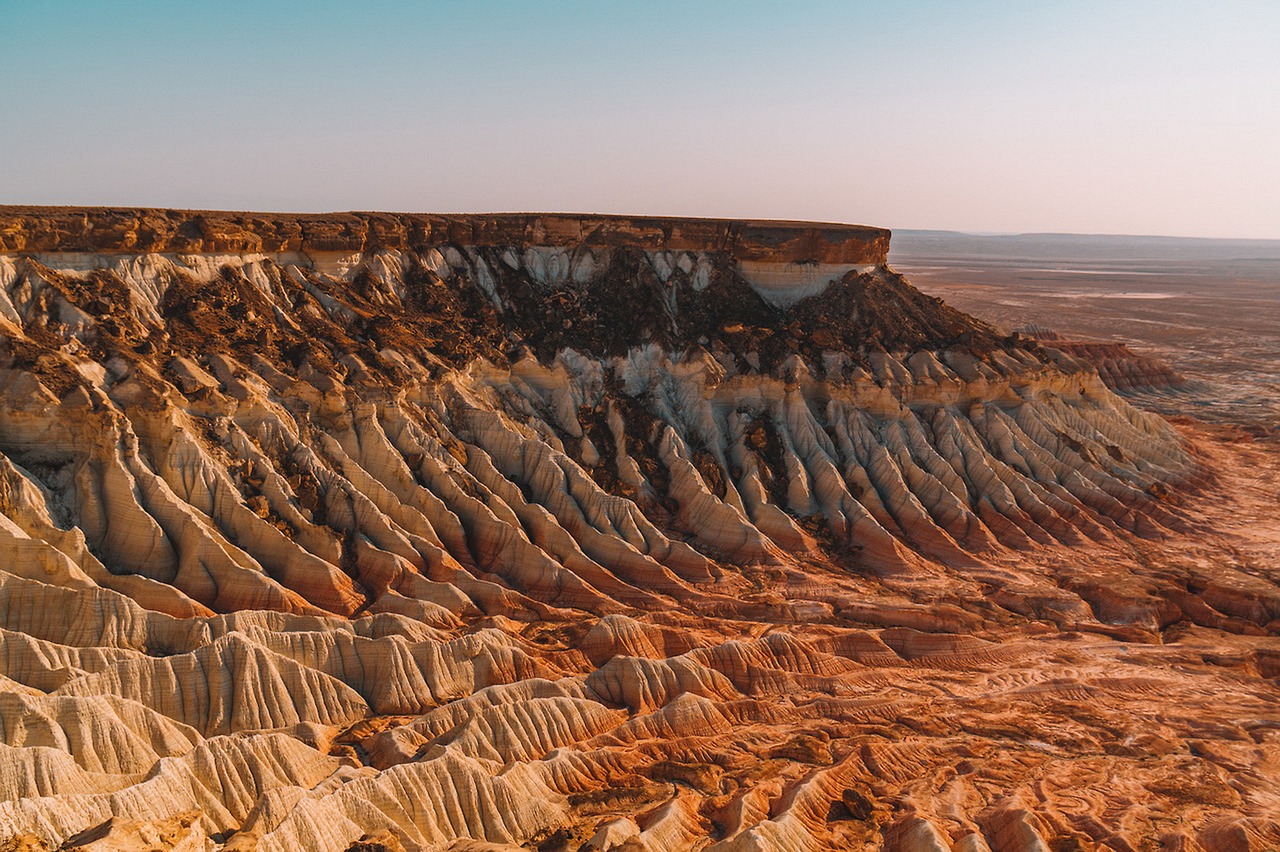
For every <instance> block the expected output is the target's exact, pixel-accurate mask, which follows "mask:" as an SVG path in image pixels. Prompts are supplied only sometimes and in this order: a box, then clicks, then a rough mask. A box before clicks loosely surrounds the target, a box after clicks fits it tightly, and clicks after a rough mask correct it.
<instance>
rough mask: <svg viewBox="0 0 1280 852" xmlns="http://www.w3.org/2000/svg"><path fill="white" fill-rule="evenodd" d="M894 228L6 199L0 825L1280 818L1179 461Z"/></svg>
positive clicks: (272, 843) (963, 840)
mask: <svg viewBox="0 0 1280 852" xmlns="http://www.w3.org/2000/svg"><path fill="white" fill-rule="evenodd" d="M888 239H889V236H888V233H887V232H886V231H882V230H879V229H874V228H863V227H853V226H840V225H815V224H806V223H768V222H734V221H712V220H678V219H641V218H621V217H600V216H563V215H505V216H426V215H388V214H344V215H330V216H283V215H272V214H215V213H194V212H185V211H151V210H137V211H131V210H67V209H58V210H41V209H35V208H6V209H0V252H2V253H0V569H3V571H2V572H0V628H2V631H0V676H3V678H4V681H3V683H4V685H5V692H4V694H3V695H0V700H2V701H3V702H5V706H4V707H3V712H2V713H0V743H3V745H0V748H2V749H4V750H5V751H6V753H7V756H6V759H5V760H4V761H3V762H2V763H0V765H2V766H4V767H9V768H7V769H0V772H3V774H0V791H3V793H4V795H3V801H0V841H2V840H3V839H4V838H6V837H8V836H10V835H12V836H14V837H19V838H23V837H24V838H27V840H28V841H29V842H30V843H33V844H38V843H48V844H50V845H51V846H53V847H56V846H57V845H58V844H61V843H63V842H66V841H72V842H74V843H76V844H79V845H82V846H85V847H86V848H121V847H127V846H128V845H129V844H135V843H136V844H144V845H145V844H147V843H151V844H152V845H153V846H157V845H158V846H160V847H161V848H163V847H165V846H169V847H173V848H200V849H203V848H226V849H253V848H259V849H297V848H316V849H346V848H348V847H352V848H361V847H359V846H358V845H355V846H353V844H359V843H361V842H363V843H365V844H366V846H365V847H364V848H376V844H382V845H383V846H386V847H387V848H394V847H395V846H396V845H400V846H403V847H404V848H405V849H449V848H456V849H463V848H477V849H478V848H502V847H510V846H516V847H519V846H530V845H532V846H537V847H538V848H543V849H548V850H550V849H579V848H584V849H615V848H628V849H646V848H647V849H655V850H656V849H684V848H703V847H714V848H719V849H725V850H728V849H810V848H811V849H824V848H879V847H880V846H882V845H887V846H889V847H891V848H901V849H947V848H960V849H987V848H991V849H997V850H998V849H1021V848H1048V847H1047V844H1055V845H1057V846H1059V847H1061V846H1062V844H1064V843H1076V844H1077V848H1091V847H1090V846H1089V844H1111V848H1137V846H1136V845H1134V844H1136V843H1137V842H1138V839H1139V838H1149V837H1155V838H1162V842H1164V843H1166V845H1168V844H1174V846H1173V848H1187V849H1194V848H1206V849H1217V848H1229V847H1228V846H1224V845H1222V844H1224V843H1234V844H1236V847H1235V848H1242V849H1248V848H1263V844H1265V843H1267V842H1274V841H1275V839H1276V837H1277V832H1278V831H1280V828H1278V827H1277V824H1276V822H1275V817H1276V813H1277V809H1276V808H1277V800H1276V799H1275V795H1274V792H1273V790H1274V789H1275V786H1274V782H1275V780H1276V771H1275V766H1276V763H1275V761H1276V760H1277V759H1280V755H1278V754H1277V752H1276V748H1277V740H1276V739H1275V737H1276V733H1275V731H1276V730H1277V728H1276V726H1275V725H1274V724H1273V722H1275V721H1277V720H1276V719H1275V717H1274V711H1273V710H1272V709H1271V708H1272V707H1273V706H1274V705H1273V703H1272V702H1274V700H1275V698H1276V697H1277V695H1276V688H1275V683H1274V680H1273V678H1274V677H1275V675H1276V674H1277V673H1278V672H1280V649H1277V648H1276V647H1275V645H1274V644H1272V643H1273V640H1271V639H1270V638H1269V637H1270V635H1271V634H1272V633H1273V632H1274V629H1275V627H1276V618H1277V616H1278V615H1280V591H1278V590H1277V588H1276V586H1275V583H1274V577H1271V576H1270V575H1268V574H1267V572H1265V571H1259V570H1257V569H1256V566H1254V565H1252V564H1247V563H1246V562H1245V561H1243V560H1242V559H1240V558H1236V559H1235V560H1234V561H1233V560H1232V559H1231V558H1227V557H1226V556H1223V555H1222V554H1223V553H1225V551H1222V550H1219V549H1215V547H1214V546H1213V545H1212V544H1211V542H1212V535H1213V531H1212V530H1211V529H1210V528H1209V526H1207V522H1206V521H1205V520H1204V519H1203V517H1202V516H1201V515H1200V514H1199V513H1198V511H1197V505H1198V501H1203V500H1204V499H1206V496H1208V495H1214V494H1217V493H1218V492H1217V491H1216V490H1215V489H1219V488H1220V484H1215V482H1214V481H1212V479H1211V477H1210V476H1209V475H1208V471H1207V470H1206V466H1205V464H1204V463H1203V455H1202V453H1201V452H1200V451H1199V450H1197V449H1196V448H1195V447H1193V446H1192V445H1190V444H1188V443H1187V441H1186V440H1185V438H1184V437H1183V436H1182V435H1181V434H1180V433H1179V432H1177V431H1176V430H1175V429H1174V428H1173V427H1172V426H1171V425H1170V424H1169V423H1168V422H1166V421H1165V420H1163V419H1161V418H1159V417H1157V416H1155V415H1153V414H1149V413H1146V412H1143V411H1140V410H1138V409H1136V408H1134V407H1132V406H1130V405H1129V404H1127V403H1126V402H1125V401H1123V400H1122V399H1120V398H1119V397H1117V396H1115V395H1114V394H1113V393H1112V392H1111V391H1110V390H1109V389H1108V388H1107V386H1106V384H1105V383H1104V382H1103V381H1102V379H1100V377H1099V374H1098V372H1097V371H1096V370H1095V369H1094V368H1093V367H1091V366H1090V365H1089V364H1088V363H1085V362H1084V361H1082V360H1080V359H1072V358H1070V357H1068V356H1066V355H1064V354H1063V353H1062V352H1061V351H1060V350H1050V349H1049V348H1047V347H1048V342H1046V348H1042V347H1041V346H1040V344H1038V343H1036V342H1035V341H1033V340H1027V339H1024V338H1020V337H1016V336H1014V337H1004V336H1002V335H1000V334H998V333H996V332H995V331H993V330H992V329H991V328H989V327H988V326H986V325H984V324H983V323H981V322H979V321H977V320H974V319H973V318H971V317H968V316H965V315H963V314H960V313H958V312H956V311H954V310H952V309H950V308H948V307H947V306H946V305H944V304H942V303H940V302H938V300H936V299H932V298H930V297H928V296H925V295H923V294H921V293H919V292H918V291H916V290H915V289H914V288H912V287H911V286H910V284H908V283H907V282H906V281H904V280H903V279H902V278H901V277H900V276H898V275H897V274H895V273H894V272H893V271H892V270H891V269H889V268H888V267H887V266H886V265H885V256H886V253H887V248H888ZM1189 541H1193V542H1197V546H1198V547H1200V548H1201V549H1200V550H1195V551H1194V552H1193V550H1194V549H1188V548H1187V546H1186V544H1185V543H1186V542H1189ZM1209 695H1213V696H1214V699H1213V702H1212V706H1210V705H1209V702H1208V701H1207V700H1206V696H1209ZM1223 713H1226V714H1227V718H1225V719H1224V718H1221V716H1222V714H1223ZM1215 719H1216V720H1217V721H1214V720H1215ZM1082 767H1083V768H1082ZM1241 772H1246V773H1247V774H1246V775H1244V776H1240V775H1239V773H1241ZM1233 774H1234V775H1235V777H1233ZM1188 779H1190V780H1188ZM1242 779H1243V780H1242ZM1187 785H1190V786H1189V787H1188V786H1187ZM1187 790H1191V791H1192V792H1190V793H1188V792H1186V791H1187ZM1117 797H1120V798H1123V799H1124V801H1126V802H1129V803H1130V804H1129V806H1128V807H1126V808H1123V809H1121V810H1119V811H1116V810H1115V809H1114V808H1110V806H1108V805H1106V803H1107V802H1113V801H1115V800H1116V799H1117ZM148 838H151V839H148ZM156 838H158V839H156ZM94 843H97V844H100V846H98V847H94V846H92V844H94ZM1122 843H1127V844H1130V845H1129V847H1125V846H1123V845H1117V844H1122ZM102 844H105V845H102ZM113 844H114V846H113ZM469 844H474V845H469ZM484 844H489V845H487V846H486V845H484ZM1036 844H1040V845H1039V846H1037V845H1036ZM1176 844H1182V846H1181V847H1178V846H1177V845H1176ZM1197 844H1199V847H1197ZM37 848H38V847H37Z"/></svg>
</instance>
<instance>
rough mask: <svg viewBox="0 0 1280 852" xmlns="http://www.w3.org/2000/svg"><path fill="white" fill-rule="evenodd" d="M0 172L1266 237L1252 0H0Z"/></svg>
mask: <svg viewBox="0 0 1280 852" xmlns="http://www.w3.org/2000/svg"><path fill="white" fill-rule="evenodd" d="M0 33H2V34H3V38H0V122H2V124H0V203H29V204H117V205H154V206H172V207H208V208H229V209H255V210H290V211H322V210H348V209H361V210H372V209H378V210H409V211H458V212H462V211H488V210H494V211H497V210H571V211H598V212H632V213H654V214H672V215H710V216H754V217H770V218H801V219H826V220H836V221H846V222H865V223H870V224H877V225H884V226H888V227H893V228H950V229H958V230H970V231H1071V232H1093V233H1144V234H1151V233H1156V234H1175V235H1197V236H1234V237H1264V238H1280V2H1276V0H1253V2H1250V0H1217V2H1178V0H1162V1H1161V2H1128V1H1127V0H1114V1H1113V2H1101V1H1100V2H1092V0H1079V2H1040V0H1020V2H1013V0H1010V2H981V0H974V2H961V0H956V2H923V0H919V1H918V2H911V0H905V1H904V2H894V0H878V2H874V3H865V2H852V1H851V2H834V0H833V2H818V1H815V2H799V0H797V1H796V2H775V3H763V2H751V0H723V2H721V0H704V2H699V0H685V1H684V2H665V0H643V1H641V0H637V2H607V1H606V0H600V2H587V0H580V2H567V0H565V2H546V1H545V0H537V1H536V2H535V0H528V2H496V0H495V2H485V0H473V2H407V0H400V2H397V1H396V0H364V2H355V1H354V0H345V1H344V2H329V0H307V2H273V0H255V2H241V0H208V1H207V2H198V3H196V2H184V0H167V2H142V1H141V0H96V2H88V0H80V2H75V1H73V0H0Z"/></svg>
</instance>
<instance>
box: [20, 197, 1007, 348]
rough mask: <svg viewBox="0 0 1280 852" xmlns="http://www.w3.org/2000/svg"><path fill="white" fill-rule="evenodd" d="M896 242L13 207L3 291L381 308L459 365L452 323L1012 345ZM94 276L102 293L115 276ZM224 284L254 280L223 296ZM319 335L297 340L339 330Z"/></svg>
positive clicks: (895, 344) (834, 342)
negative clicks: (930, 284) (905, 276)
mask: <svg viewBox="0 0 1280 852" xmlns="http://www.w3.org/2000/svg"><path fill="white" fill-rule="evenodd" d="M889 236H890V234H889V231H887V230H884V229H881V228H870V227H865V226H860V225H838V224H825V223H809V222H771V221H752V220H724V219H685V218H658V217H636V216H602V215H577V214H458V215H437V214H399V213H334V214H259V213H217V212H201V211H176V210H145V209H99V208H56V207H46V208H37V207H0V285H3V286H4V287H7V286H8V284H7V283H6V282H8V283H12V282H13V281H15V280H18V278H20V277H22V276H24V275H28V276H29V275H32V274H34V275H36V276H37V277H39V276H40V275H42V274H43V273H40V272H39V270H37V269H36V266H39V267H41V268H44V269H46V270H47V271H51V272H52V273H56V274H60V275H62V276H64V278H66V279H67V280H82V281H83V280H86V278H87V277H93V276H98V279H102V276H104V275H105V276H107V277H108V278H111V279H112V280H115V281H116V282H117V283H118V284H119V285H120V286H119V287H117V288H116V289H117V290H119V291H121V295H123V291H127V292H128V293H129V299H128V301H129V307H128V308H127V310H126V306H125V305H124V304H115V305H114V307H112V308H110V310H109V312H112V313H119V312H120V311H121V310H126V312H127V313H129V314H131V315H137V314H138V313H139V311H140V312H141V314H142V315H150V316H154V317H156V318H164V319H166V320H174V321H176V324H177V326H178V327H177V328H174V329H170V330H169V331H170V335H171V337H172V338H174V339H176V338H180V337H182V336H183V334H184V333H185V329H186V328H187V327H188V326H189V325H191V324H192V322H191V320H192V318H191V317H190V316H189V314H190V313H191V311H190V310H188V309H194V308H197V307H198V308H199V310H200V311H202V312H208V315H207V316H205V317H204V318H205V319H206V320H207V319H209V317H211V316H216V315H219V314H221V313H222V312H224V311H225V310H226V309H227V308H226V306H227V305H229V304H232V303H241V304H243V306H244V307H243V311H242V312H243V313H244V314H245V315H248V313H252V314H253V315H254V316H255V317H256V318H257V320H256V327H255V328H253V329H252V335H253V337H254V338H255V340H256V339H257V338H258V337H260V336H261V331H262V327H263V325H264V324H265V325H268V326H269V325H273V324H275V325H277V326H279V327H278V328H277V329H276V330H275V332H274V333H273V335H272V336H273V338H274V339H277V340H286V339H289V338H292V337H297V336H298V330H299V328H305V327H306V326H307V325H308V317H310V318H311V319H315V318H316V317H317V316H318V315H317V314H315V312H306V311H304V312H303V316H300V317H295V318H294V319H296V320H298V322H284V321H282V320H281V319H280V311H281V310H283V311H284V312H286V313H290V312H291V311H292V310H294V309H295V308H293V307H291V306H292V305H293V304H294V303H295V302H297V301H298V300H299V299H302V300H307V299H316V300H318V302H319V303H322V304H320V305H319V307H320V308H321V309H322V312H323V313H325V314H327V315H333V312H334V310H337V311H338V314H341V315H343V316H344V317H345V319H344V320H343V322H342V323H341V324H343V325H349V324H350V322H351V320H352V319H353V318H361V317H364V318H368V317H370V316H373V315H377V316H379V317H380V318H382V320H385V321H380V322H379V323H378V328H379V329H380V330H381V332H385V331H386V329H387V328H388V326H389V324H391V325H397V326H400V325H405V324H406V323H407V324H408V325H410V326H418V327H417V328H415V329H414V330H413V332H412V334H413V336H414V337H416V338H417V339H418V340H420V341H427V344H426V345H428V347H429V348H432V350H433V352H434V354H436V355H437V356H438V357H441V358H442V359H443V360H444V361H445V362H447V363H450V364H453V365H457V364H458V363H459V359H458V357H455V355H456V353H446V352H443V351H442V346H443V343H442V342H441V341H442V339H443V338H442V335H441V334H436V333H435V332H436V331H439V332H441V333H446V332H447V334H445V336H447V337H448V341H444V343H449V345H450V346H452V343H451V342H450V341H456V340H458V339H461V340H463V341H465V342H466V345H464V346H463V347H462V348H463V349H465V352H463V353H462V355H464V356H465V358H466V359H469V358H470V357H472V356H474V355H484V356H485V357H488V358H490V359H491V360H495V361H499V362H500V361H503V360H504V359H505V358H507V357H509V356H511V355H513V354H516V353H519V352H520V351H523V350H525V349H528V350H531V351H533V352H534V353H535V354H537V355H538V356H539V357H543V358H546V357H551V356H553V355H554V354H555V353H556V352H558V351H561V350H562V349H565V348H572V349H575V350H577V351H579V352H587V353H591V354H595V355H620V354H623V353H624V352H626V351H629V350H631V349H633V348H635V347H642V346H646V345H648V344H651V343H656V344H658V345H660V346H663V347H666V348H668V349H671V350H679V349H683V348H685V347H690V346H704V347H709V348H715V344H716V343H717V342H718V343H719V344H722V347H723V348H725V349H728V350H731V351H733V352H735V353H736V354H738V355H739V356H745V355H746V354H747V352H748V351H750V352H757V353H758V357H759V361H760V364H761V366H762V367H763V368H764V369H766V370H768V369H770V368H771V366H775V365H777V364H780V363H781V362H782V361H784V360H786V359H787V358H788V357H789V356H790V355H791V354H792V353H800V354H801V355H802V356H803V357H805V358H806V360H808V361H810V362H813V363H818V362H821V361H822V355H821V353H822V352H823V351H832V350H845V351H850V352H852V353H854V355H855V357H861V356H862V355H865V354H866V353H867V352H871V351H897V352H911V351H918V350H920V349H929V350H939V349H945V348H948V347H950V346H954V345H960V346H962V347H963V348H965V349H967V350H971V351H975V350H976V351H983V352H986V351H990V350H992V349H993V348H996V347H998V346H999V345H1001V344H1000V343H999V341H998V336H997V335H995V334H994V333H993V332H991V330H990V329H989V328H988V327H987V326H985V325H984V324H982V323H979V322H977V321H975V320H973V319H971V318H969V317H966V316H964V315H963V314H961V313H959V312H958V311H954V310H952V309H951V308H948V307H946V306H945V305H942V304H941V303H939V302H938V301H937V300H936V299H932V298H930V297H928V296H925V295H923V294H921V293H920V292H919V291H917V290H915V289H914V288H912V287H911V286H910V285H909V284H907V283H906V282H905V281H903V280H902V279H901V278H900V277H899V276H897V275H895V274H894V273H892V272H891V271H890V270H889V269H888V268H887V266H886V265H885V260H886V257H887V253H888V248H889ZM95 280H96V279H95ZM102 280H105V279H102ZM440 285H442V286H440ZM94 286H95V287H96V289H98V290H101V289H102V287H101V281H99V284H98V285H94ZM246 287H248V288H251V289H246ZM210 288H219V289H222V290H227V289H228V288H231V289H236V290H238V291H240V292H236V293H232V292H223V293H220V294H219V295H218V296H217V297H213V296H212V295H211V294H212V290H211V289H210ZM317 288H318V290H319V291H323V295H317ZM73 289H74V288H73ZM252 291H256V293H255V292H252ZM288 294H292V295H288ZM818 294H822V299H820V300H818V299H813V298H812V297H814V296H817V295H818ZM63 295H64V296H66V297H67V298H69V299H70V300H71V301H72V303H73V304H74V306H75V307H76V309H77V310H80V311H82V312H86V313H88V314H93V313H94V308H95V307H97V308H101V307H102V306H103V299H102V298H100V296H101V293H95V294H89V293H86V294H83V295H86V296H89V297H90V298H86V299H85V300H83V301H84V304H80V302H78V301H77V300H76V297H75V295H74V294H71V293H70V292H68V293H64V294H63ZM6 298H7V297H6V296H5V295H4V294H3V292H0V318H3V317H4V316H8V317H9V318H10V319H11V320H12V319H13V318H14V317H15V316H16V315H17V313H21V311H19V310H18V309H17V307H16V306H15V307H14V309H13V310H10V309H7V306H6V304H5V299H6ZM333 300H337V302H341V303H342V304H343V305H345V306H346V307H349V308H350V310H349V311H348V310H345V309H343V308H340V307H337V308H336V307H335V304H336V303H335V302H334V301H333ZM819 302H820V304H819ZM251 303H252V304H251ZM286 303H287V304H286ZM273 307H274V308H275V309H277V310H273ZM31 309H37V308H35V307H33V308H31ZM237 310H240V308H237ZM99 312H100V311H99ZM175 312H176V313H175ZM450 317H452V318H451V319H449V322H450V324H451V326H452V327H451V328H449V329H444V328H440V329H436V328H434V326H435V325H438V324H439V321H440V320H442V319H447V318H450ZM273 318H274V321H275V322H274V323H273ZM32 319H33V317H27V318H26V320H27V323H28V324H29V322H30V321H31V320H32ZM227 319H228V322H227V323H225V324H222V325H220V326H219V327H218V328H216V329H214V328H212V327H211V328H209V329H207V330H206V331H208V332H217V334H218V335H219V336H227V339H228V340H229V342H234V341H235V338H236V337H237V336H238V335H242V334H243V333H244V332H245V331H246V328H247V327H246V324H245V323H244V322H243V321H241V318H240V317H236V316H231V317H228V318H227ZM424 323H425V324H426V325H431V326H433V327H432V328H431V329H428V328H426V327H425V325H424ZM170 324H173V323H170ZM222 326H225V327H222ZM307 330H308V332H311V333H309V334H305V335H302V337H301V338H299V342H301V340H302V339H304V338H305V339H306V340H308V341H311V340H317V339H322V338H332V337H333V336H334V335H335V334H339V332H340V330H338V329H330V328H326V329H322V330H321V329H314V328H312V329H307ZM346 334H347V332H341V333H340V335H339V336H345V335H346ZM384 336H385V334H384ZM169 342H170V341H169V340H166V341H159V340H157V341H153V343H154V344H155V345H157V346H161V347H162V348H163V346H165V345H167V344H168V343H169ZM192 342H193V343H198V344H199V348H200V349H202V347H203V346H204V345H205V344H206V343H207V341H192ZM135 343H136V341H135ZM258 343H259V344H260V345H259V347H258V350H256V351H262V349H263V345H261V344H262V342H261V341H258ZM377 344H378V345H377V349H378V350H382V349H384V348H386V346H387V341H386V340H379V341H377ZM438 344H439V345H438ZM130 345H134V344H130ZM181 348H182V347H181V346H180V347H179V349H181ZM454 348H456V347H454ZM265 349H267V350H270V349H271V346H270V345H269V344H267V345H266V346H265ZM436 350H441V351H436ZM265 354H268V355H269V354H270V353H269V352H267V353H265Z"/></svg>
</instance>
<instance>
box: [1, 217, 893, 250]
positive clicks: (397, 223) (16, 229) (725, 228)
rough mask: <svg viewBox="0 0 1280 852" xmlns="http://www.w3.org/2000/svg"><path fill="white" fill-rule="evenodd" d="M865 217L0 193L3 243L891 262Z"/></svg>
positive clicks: (14, 246) (17, 246) (18, 246)
mask: <svg viewBox="0 0 1280 852" xmlns="http://www.w3.org/2000/svg"><path fill="white" fill-rule="evenodd" d="M889 239H890V232H889V231H888V230H887V229H884V228H875V227H870V226H867V225H849V224H840V223H832V222H805V221H790V220H766V219H718V218H696V217H678V216H629V215H613V214H601V213H382V212H366V211H351V212H335V213H262V212H238V211H222V210H178V209H166V208H139V207H44V206H21V205H0V252H6V253H23V252H31V253H41V252H105V253H117V252H119V253H155V252H177V253H234V252H268V253H270V252H291V251H302V252H316V251H340V252H363V251H374V250H378V249H413V248H419V247H429V246H436V245H441V244H445V243H456V244H461V245H482V246H483V245H489V246H535V245H536V246H558V247H578V246H600V247H633V248H641V249H648V250H658V251H662V250H673V251H724V252H728V253H730V254H732V255H734V256H735V257H737V258H738V259H740V260H762V261H778V262H792V263H850V264H863V263H877V264H879V263H884V262H885V259H886V257H887V255H888V249H889Z"/></svg>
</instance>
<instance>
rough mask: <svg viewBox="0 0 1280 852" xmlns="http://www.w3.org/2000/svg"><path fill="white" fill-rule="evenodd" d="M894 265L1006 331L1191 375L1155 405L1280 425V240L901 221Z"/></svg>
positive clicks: (894, 245)
mask: <svg viewBox="0 0 1280 852" xmlns="http://www.w3.org/2000/svg"><path fill="white" fill-rule="evenodd" d="M890 264H891V265H893V267H894V268H895V269H897V270H898V271H899V272H902V273H903V274H904V275H906V276H907V278H908V279H909V280H910V281H911V282H912V283H913V284H915V285H916V286H917V287H918V288H920V289H921V290H923V291H925V292H926V293H929V294H930V295H934V296H938V297H940V298H942V299H944V300H945V301H947V302H948V303H950V304H952V305H954V306H955V307H957V308H959V309H960V310H963V311H966V312H969V313H972V314H974V315H976V316H978V317H981V318H983V319H985V320H987V321H988V322H991V323H993V324H995V325H997V326H1000V327H1001V328H1004V329H1007V330H1012V329H1016V328H1019V327H1023V326H1027V325H1038V326H1044V327H1047V328H1050V329H1052V330H1053V331H1055V332H1057V333H1058V334H1059V335H1061V336H1062V337H1063V338H1067V339H1072V340H1099V341H1111V342H1121V343H1126V344H1129V346H1130V347H1131V348H1132V349H1133V350H1134V351H1136V352H1139V353H1142V354H1144V355H1151V356H1154V357H1157V358H1161V359H1163V360H1165V361H1166V362H1168V363H1169V364H1170V365H1172V366H1173V368H1174V369H1175V370H1177V371H1178V372H1179V373H1181V374H1182V375H1183V376H1185V377H1186V378H1187V379H1188V382H1187V384H1186V385H1185V386H1184V388H1182V389H1181V390H1180V391H1179V392H1177V393H1173V394H1169V395H1167V396H1152V397H1149V398H1147V399H1145V400H1143V402H1144V404H1147V405H1148V407H1154V408H1158V409H1160V410H1163V411H1165V412H1166V413H1180V414H1189V415H1192V416H1195V417H1199V418H1202V419H1208V420H1226V421H1234V422H1249V423H1257V424H1264V425H1269V426H1272V427H1275V426H1276V425H1277V424H1280V241H1271V240H1211V239H1185V238H1173V237H1122V236H1088V235H1068V234H1021V235H1008V236H978V235H970V234H960V233H954V232H948V231H909V230H908V231H903V230H895V231H894V234H893V243H892V249H891V252H890Z"/></svg>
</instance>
